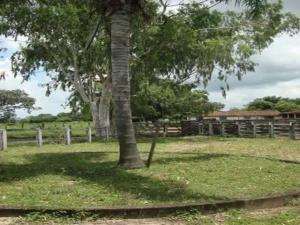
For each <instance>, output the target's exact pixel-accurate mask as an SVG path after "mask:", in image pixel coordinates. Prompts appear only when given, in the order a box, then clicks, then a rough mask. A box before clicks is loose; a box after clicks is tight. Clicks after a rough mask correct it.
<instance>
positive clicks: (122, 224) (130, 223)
mask: <svg viewBox="0 0 300 225" xmlns="http://www.w3.org/2000/svg"><path fill="white" fill-rule="evenodd" d="M82 225H184V223H183V222H180V221H171V220H167V219H126V220H100V221H95V222H86V223H82Z"/></svg>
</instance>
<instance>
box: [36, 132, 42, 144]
mask: <svg viewBox="0 0 300 225" xmlns="http://www.w3.org/2000/svg"><path fill="white" fill-rule="evenodd" d="M36 141H37V145H38V146H39V147H42V146H43V132H42V129H41V128H37V134H36Z"/></svg>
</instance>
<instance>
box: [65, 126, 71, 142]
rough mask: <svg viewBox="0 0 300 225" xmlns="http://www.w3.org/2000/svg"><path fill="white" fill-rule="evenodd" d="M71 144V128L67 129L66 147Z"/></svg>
mask: <svg viewBox="0 0 300 225" xmlns="http://www.w3.org/2000/svg"><path fill="white" fill-rule="evenodd" d="M70 144H71V129H70V127H67V128H66V145H70Z"/></svg>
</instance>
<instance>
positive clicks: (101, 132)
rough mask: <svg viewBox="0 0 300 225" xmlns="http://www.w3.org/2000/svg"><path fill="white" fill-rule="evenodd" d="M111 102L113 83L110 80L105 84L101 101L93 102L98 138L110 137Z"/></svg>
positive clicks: (92, 107)
mask: <svg viewBox="0 0 300 225" xmlns="http://www.w3.org/2000/svg"><path fill="white" fill-rule="evenodd" d="M110 102H111V81H110V80H109V79H108V80H106V81H105V82H104V83H103V88H102V93H101V97H100V99H97V100H95V101H93V102H91V111H92V117H93V123H94V126H95V130H96V137H99V138H104V139H106V140H107V139H108V138H109V136H110V117H109V115H110Z"/></svg>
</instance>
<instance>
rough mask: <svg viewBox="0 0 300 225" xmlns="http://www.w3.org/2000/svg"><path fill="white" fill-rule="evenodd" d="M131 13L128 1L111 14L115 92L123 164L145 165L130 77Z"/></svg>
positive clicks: (129, 166) (132, 165) (121, 164)
mask: <svg viewBox="0 0 300 225" xmlns="http://www.w3.org/2000/svg"><path fill="white" fill-rule="evenodd" d="M129 35H130V12H129V6H128V5H127V4H125V6H123V7H122V8H120V9H119V10H117V11H116V12H114V13H113V14H112V16H111V54H112V58H111V62H112V93H113V101H114V106H115V108H114V109H115V114H116V126H117V135H118V140H119V147H120V158H119V166H121V167H124V168H126V169H134V168H140V167H143V166H144V163H143V161H142V160H141V158H140V154H139V151H138V149H137V144H136V139H135V133H134V129H133V124H132V115H131V109H130V80H129Z"/></svg>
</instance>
